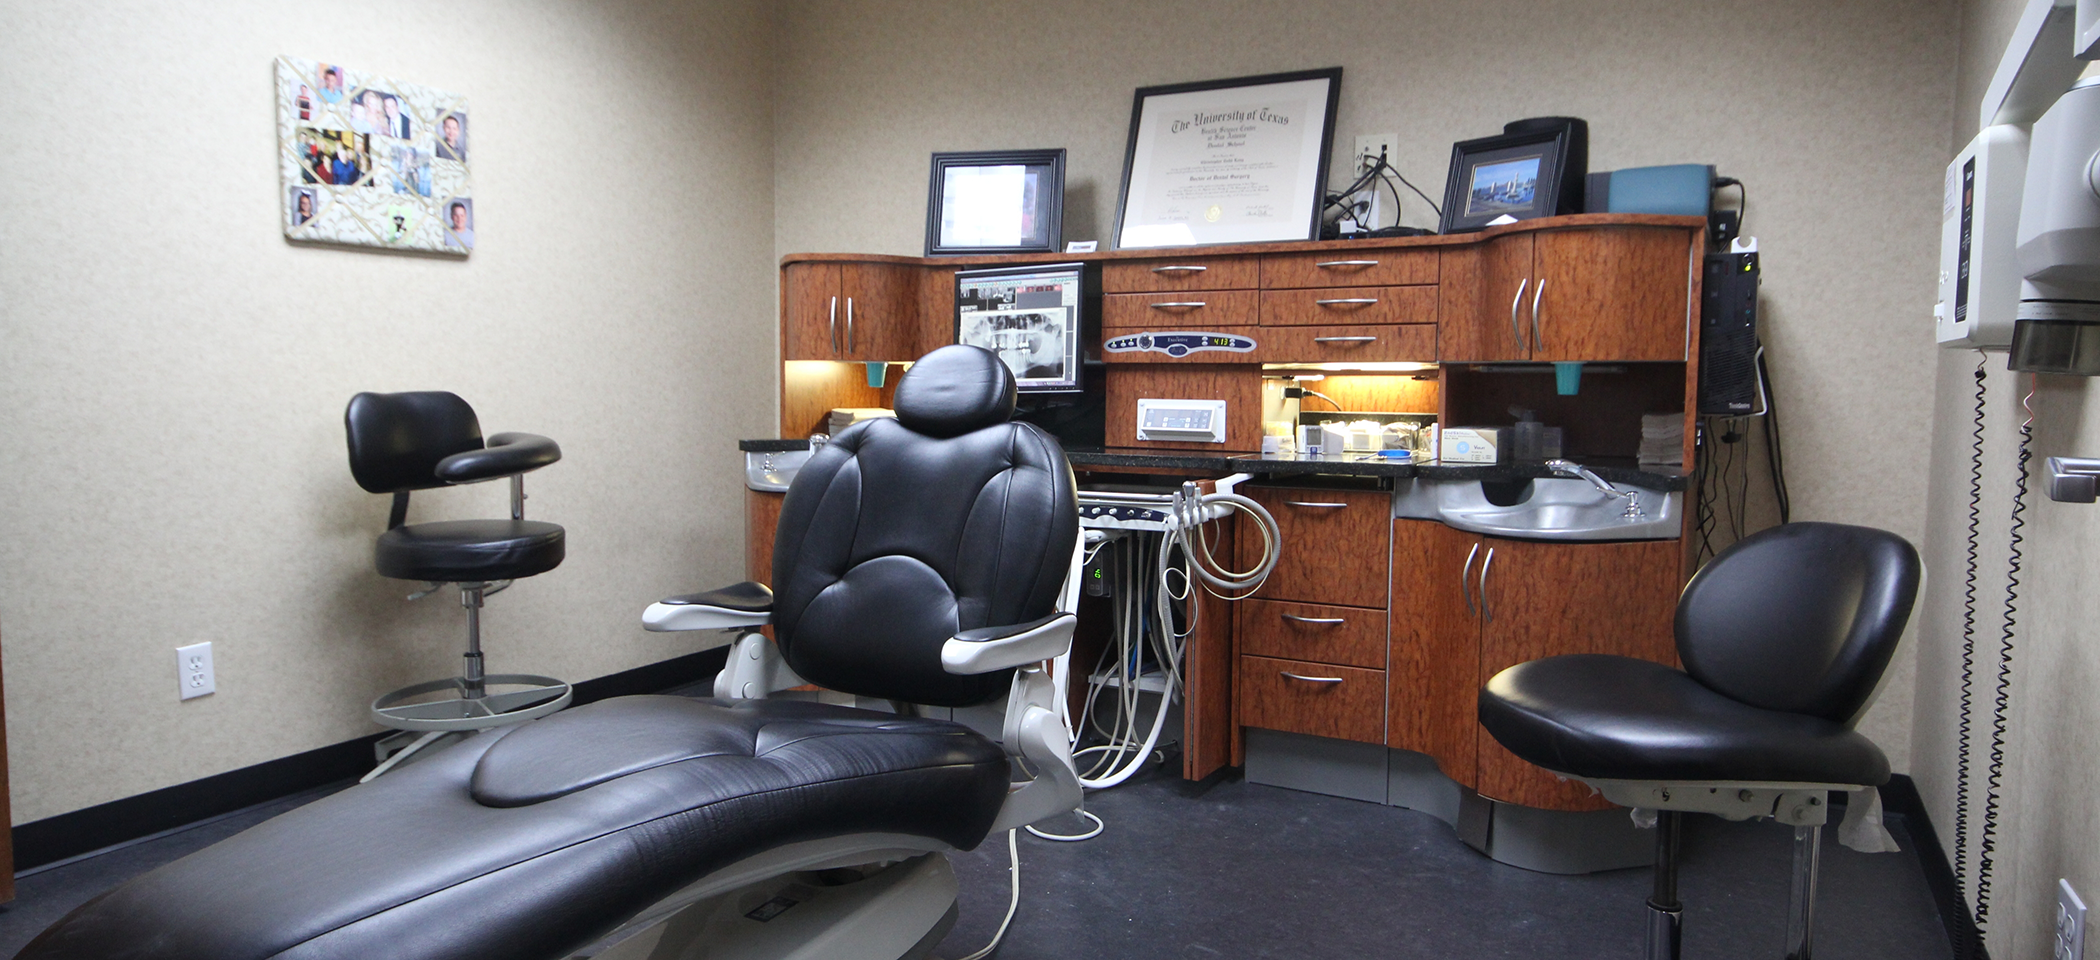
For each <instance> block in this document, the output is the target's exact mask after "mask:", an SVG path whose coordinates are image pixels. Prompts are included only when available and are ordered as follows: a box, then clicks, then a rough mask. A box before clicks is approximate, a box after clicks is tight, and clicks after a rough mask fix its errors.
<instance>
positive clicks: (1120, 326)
mask: <svg viewBox="0 0 2100 960" xmlns="http://www.w3.org/2000/svg"><path fill="white" fill-rule="evenodd" d="M1258 302H1259V301H1257V300H1256V299H1255V294H1254V291H1252V290H1204V291H1191V292H1185V293H1111V294H1106V295H1103V296H1102V298H1101V326H1102V328H1103V329H1106V330H1217V329H1225V328H1231V327H1251V326H1254V323H1255V318H1256V317H1257V316H1258V308H1257V306H1256V304H1257V303H1258ZM1242 362H1245V361H1244V360H1243V361H1242Z"/></svg>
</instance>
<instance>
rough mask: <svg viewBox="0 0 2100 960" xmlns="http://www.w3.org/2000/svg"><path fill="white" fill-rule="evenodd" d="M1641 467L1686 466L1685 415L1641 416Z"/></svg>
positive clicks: (1654, 414) (1661, 414)
mask: <svg viewBox="0 0 2100 960" xmlns="http://www.w3.org/2000/svg"><path fill="white" fill-rule="evenodd" d="M1641 466H1644V467H1650V466H1653V467H1682V466H1684V414H1681V413H1648V414H1642V415H1641Z"/></svg>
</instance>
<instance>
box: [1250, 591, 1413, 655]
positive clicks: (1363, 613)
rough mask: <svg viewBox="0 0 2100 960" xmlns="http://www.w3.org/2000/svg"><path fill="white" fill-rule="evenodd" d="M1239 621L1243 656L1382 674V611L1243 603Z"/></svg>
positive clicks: (1383, 628)
mask: <svg viewBox="0 0 2100 960" xmlns="http://www.w3.org/2000/svg"><path fill="white" fill-rule="evenodd" d="M1238 620H1239V638H1240V652H1241V653H1243V654H1251V655H1253V656H1259V657H1277V658H1281V659H1286V660H1311V661H1314V662H1317V663H1333V664H1340V665H1343V666H1350V667H1363V668H1364V669H1367V670H1383V669H1385V611H1383V610H1365V609H1362V608H1360V607H1336V606H1328V605H1325V604H1317V603H1287V602H1284V601H1280V600H1247V601H1243V602H1242V603H1241V604H1240V608H1239V617H1238Z"/></svg>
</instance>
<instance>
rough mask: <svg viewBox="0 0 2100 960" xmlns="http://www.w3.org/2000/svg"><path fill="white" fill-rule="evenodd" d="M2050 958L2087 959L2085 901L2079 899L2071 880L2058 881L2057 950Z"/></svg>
mask: <svg viewBox="0 0 2100 960" xmlns="http://www.w3.org/2000/svg"><path fill="white" fill-rule="evenodd" d="M2050 956H2052V957H2053V958H2055V960H2084V957H2085V901H2084V900H2080V899H2078V891H2076V890H2073V889H2071V881H2069V880H2058V881H2056V950H2055V952H2053V953H2052V954H2050Z"/></svg>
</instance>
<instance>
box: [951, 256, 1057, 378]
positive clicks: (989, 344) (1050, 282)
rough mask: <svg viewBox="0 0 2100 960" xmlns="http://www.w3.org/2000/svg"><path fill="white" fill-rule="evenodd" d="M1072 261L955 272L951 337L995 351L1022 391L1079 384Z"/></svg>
mask: <svg viewBox="0 0 2100 960" xmlns="http://www.w3.org/2000/svg"><path fill="white" fill-rule="evenodd" d="M1081 269H1082V268H1081V266H1080V265H1079V264H1076V263H1070V264H1057V265H1054V266H1046V267H1024V268H1007V269H1001V270H964V271H958V272H957V273H956V275H955V342H957V343H963V344H969V345H970V346H974V347H983V348H984V349H986V350H990V351H991V352H993V353H995V354H998V356H999V359H1001V360H1003V361H1005V362H1006V366H1007V369H1009V370H1012V371H1013V374H1014V380H1015V381H1016V382H1017V383H1018V385H1019V386H1020V389H1021V390H1022V391H1023V392H1026V393H1061V392H1068V391H1074V390H1078V389H1079V386H1080V384H1079V374H1080V364H1079V339H1080V331H1079V322H1080V302H1081V301H1080V271H1081Z"/></svg>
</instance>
